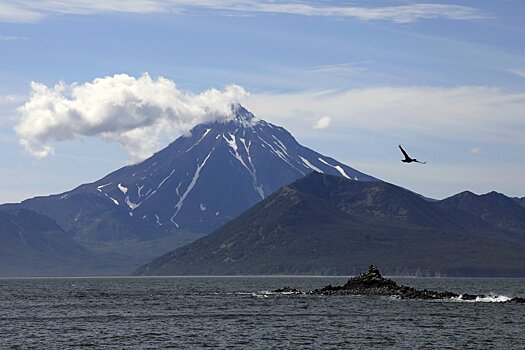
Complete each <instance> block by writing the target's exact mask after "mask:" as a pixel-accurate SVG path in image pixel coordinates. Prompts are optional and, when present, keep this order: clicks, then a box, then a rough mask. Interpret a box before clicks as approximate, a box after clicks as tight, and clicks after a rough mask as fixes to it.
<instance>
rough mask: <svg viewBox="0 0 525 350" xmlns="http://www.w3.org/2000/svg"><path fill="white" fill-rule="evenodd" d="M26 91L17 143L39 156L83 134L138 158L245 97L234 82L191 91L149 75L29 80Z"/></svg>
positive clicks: (218, 116)
mask: <svg viewBox="0 0 525 350" xmlns="http://www.w3.org/2000/svg"><path fill="white" fill-rule="evenodd" d="M31 89H32V92H31V96H30V98H29V100H28V101H27V102H26V103H25V104H24V105H23V106H21V107H19V108H18V112H19V114H20V119H19V122H18V125H17V126H16V128H15V130H16V133H17V134H18V136H19V137H20V144H21V145H22V146H24V148H25V150H26V151H27V152H29V153H30V154H32V155H33V156H35V157H38V158H42V157H46V156H48V155H50V154H52V153H53V143H54V142H60V141H66V140H75V139H78V138H81V137H84V136H87V137H99V138H101V139H103V140H105V141H108V142H115V143H118V144H120V145H121V146H122V147H123V148H124V149H126V151H127V152H128V153H129V154H130V155H131V156H132V158H133V160H140V159H143V158H145V157H147V156H149V155H151V154H152V152H154V151H156V150H158V149H159V148H160V147H161V146H163V145H164V143H165V140H166V139H167V140H170V141H171V140H173V139H174V138H175V137H176V136H178V135H180V133H184V132H187V131H188V130H189V129H190V128H191V127H192V126H194V125H195V124H197V123H201V122H206V121H212V120H218V119H223V118H229V117H231V116H232V111H231V104H232V103H236V102H238V101H239V100H240V99H242V98H243V97H244V96H246V95H247V93H246V91H244V89H243V88H242V87H240V86H237V85H229V86H227V87H226V88H225V89H224V90H223V91H219V90H216V89H210V90H207V91H204V92H202V93H200V94H192V93H189V92H184V91H181V90H179V89H178V88H177V86H176V85H175V82H173V81H172V80H169V79H166V78H163V77H158V78H156V79H153V78H151V77H150V76H149V75H148V74H144V75H142V76H141V77H139V78H135V77H131V76H128V75H126V74H117V75H114V76H111V77H104V78H97V79H95V80H93V81H92V82H87V83H83V84H78V83H73V84H71V85H66V84H65V83H63V82H61V83H59V84H57V85H55V86H52V87H48V86H46V85H44V84H41V83H37V82H33V83H31Z"/></svg>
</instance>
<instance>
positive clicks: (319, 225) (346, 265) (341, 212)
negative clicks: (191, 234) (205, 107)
mask: <svg viewBox="0 0 525 350" xmlns="http://www.w3.org/2000/svg"><path fill="white" fill-rule="evenodd" d="M451 214H452V215H451ZM370 264H378V265H380V266H384V267H385V268H386V269H387V270H388V273H389V274H421V275H427V276H428V275H436V274H441V275H449V276H457V275H463V276H487V275H492V276H524V275H525V243H524V242H523V241H522V240H520V239H519V238H516V237H515V236H514V235H513V234H508V232H507V231H502V230H494V229H493V228H492V227H491V226H487V225H485V224H484V221H483V220H482V219H480V218H476V217H475V216H471V215H470V214H468V213H465V212H463V211H460V210H457V209H453V208H448V207H447V208H443V207H442V206H441V205H440V204H439V202H436V203H433V202H426V201H424V200H422V199H421V198H420V196H419V195H417V194H414V193H412V192H410V191H407V190H404V189H402V188H399V187H397V186H394V185H390V184H386V183H381V182H356V181H349V180H347V179H345V178H341V177H335V176H330V175H326V174H318V173H312V174H310V175H307V176H306V177H304V178H302V179H300V180H298V181H297V182H295V183H293V184H291V185H288V186H285V187H283V188H281V189H280V190H279V191H277V192H276V193H274V194H273V195H271V196H270V197H268V198H266V199H265V200H264V201H262V202H261V203H259V204H257V205H255V206H254V207H252V208H251V209H249V210H248V211H246V212H245V213H243V214H242V215H241V216H239V217H238V218H236V219H235V220H232V221H230V222H229V223H227V224H226V225H224V226H223V227H221V228H220V229H219V230H217V231H215V232H214V233H212V234H210V235H208V236H206V237H204V238H201V239H199V240H197V241H195V242H193V243H191V244H189V245H186V246H184V247H181V248H178V249H175V250H174V251H172V252H170V253H168V254H166V255H164V256H161V257H160V258H158V259H156V260H154V261H153V262H151V263H149V264H146V265H144V266H142V267H141V268H140V269H138V270H137V271H136V274H140V275H184V274H355V273H357V272H359V271H360V270H362V269H363V268H366V266H367V265H370Z"/></svg>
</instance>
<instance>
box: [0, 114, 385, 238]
mask: <svg viewBox="0 0 525 350" xmlns="http://www.w3.org/2000/svg"><path fill="white" fill-rule="evenodd" d="M232 112H233V113H232V117H231V118H230V119H227V120H219V121H215V122H212V123H207V124H199V125H197V126H195V127H194V128H193V129H192V130H191V131H190V133H189V135H188V136H181V137H179V138H178V139H176V140H175V141H174V142H172V143H171V144H169V145H168V146H167V147H166V148H164V149H162V150H161V151H159V152H157V153H155V154H154V155H153V156H151V157H150V158H148V159H146V160H144V161H143V162H141V163H138V164H134V165H129V166H126V167H123V168H121V169H119V170H117V171H115V172H112V173H110V174H109V175H107V176H105V177H103V178H101V179H100V180H98V181H95V182H93V183H89V184H83V185H81V186H79V187H77V188H75V189H73V190H71V191H68V192H65V193H61V194H58V195H51V196H46V197H36V198H32V199H28V200H25V201H23V202H22V203H19V204H8V205H4V206H3V207H4V209H5V208H13V207H14V208H26V209H31V210H34V211H36V212H38V213H41V214H45V215H47V216H49V217H50V218H52V219H53V220H55V221H56V222H57V223H58V224H59V225H60V226H61V227H62V228H63V229H64V230H65V231H67V232H68V233H70V234H71V235H72V236H73V237H74V238H75V239H76V240H78V241H81V242H115V241H130V240H131V241H148V240H155V239H158V238H160V237H165V236H169V235H174V234H179V235H182V236H184V235H185V234H186V235H187V234H189V233H194V234H198V235H204V234H207V233H210V232H212V231H213V230H215V229H217V228H218V227H220V226H222V225H223V224H225V223H226V222H228V221H230V220H232V219H234V218H235V217H237V216H238V215H239V214H241V213H242V212H243V211H245V210H246V209H248V208H250V207H251V206H253V205H254V204H256V203H258V202H259V201H261V200H263V199H265V198H266V197H268V196H269V195H271V194H272V193H273V192H275V191H277V190H278V189H279V188H280V187H282V186H284V185H287V184H290V183H292V182H294V181H295V180H297V179H299V178H301V177H303V176H305V175H307V174H308V173H310V172H313V171H315V172H319V173H324V174H330V175H337V176H341V177H344V178H346V179H351V180H355V181H378V180H377V179H375V178H374V177H372V176H369V175H367V174H364V173H362V172H359V171H357V170H355V169H353V168H351V167H349V166H347V165H345V164H343V163H341V162H339V161H337V160H335V159H333V158H330V157H328V156H325V155H322V154H320V153H317V152H315V151H313V150H311V149H309V148H307V147H304V146H302V145H301V144H299V143H298V142H297V141H296V140H295V138H294V137H293V136H292V135H291V134H290V133H289V132H288V131H286V130H285V129H284V128H282V127H279V126H276V125H273V124H271V123H268V122H266V121H264V120H261V119H258V118H256V117H255V116H254V115H253V114H252V113H250V112H249V111H248V110H246V109H245V108H244V107H242V106H241V105H234V106H232Z"/></svg>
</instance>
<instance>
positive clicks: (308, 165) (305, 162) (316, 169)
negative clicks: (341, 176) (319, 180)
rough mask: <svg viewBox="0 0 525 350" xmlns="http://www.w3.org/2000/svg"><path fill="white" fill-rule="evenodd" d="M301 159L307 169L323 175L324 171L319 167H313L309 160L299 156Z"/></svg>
mask: <svg viewBox="0 0 525 350" xmlns="http://www.w3.org/2000/svg"><path fill="white" fill-rule="evenodd" d="M299 158H301V160H302V161H303V163H304V165H305V166H306V167H307V168H310V169H312V170H315V171H317V172H318V173H321V174H323V171H322V170H321V169H319V168H318V167H316V166H315V165H313V164H312V163H310V162H309V161H308V159H306V158H303V157H301V156H299Z"/></svg>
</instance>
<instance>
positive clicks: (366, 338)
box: [0, 276, 525, 349]
mask: <svg viewBox="0 0 525 350" xmlns="http://www.w3.org/2000/svg"><path fill="white" fill-rule="evenodd" d="M347 279H348V278H346V277H304V276H297V277H295V276H293V277H289V276H287V277H284V276H283V277H260V276H257V277H101V278H20V279H0V349H84V348H92V349H208V348H216V349H525V304H506V303H501V302H497V301H501V300H505V299H506V298H509V297H514V296H522V297H525V279H480V278H469V279H466V278H401V277H393V278H392V279H394V280H395V281H397V282H398V283H401V284H404V285H408V286H413V287H416V288H426V289H431V290H441V291H444V290H447V291H452V292H456V293H459V294H461V293H470V294H486V295H489V297H488V298H485V299H483V300H479V301H470V302H466V301H457V300H448V301H422V300H399V299H396V298H392V297H376V296H313V295H285V294H280V293H274V292H272V291H273V290H275V289H277V288H282V287H285V286H288V287H292V288H297V289H300V290H312V289H315V288H319V287H323V286H325V285H328V284H332V285H341V284H344V283H345V282H346V280H347Z"/></svg>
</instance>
